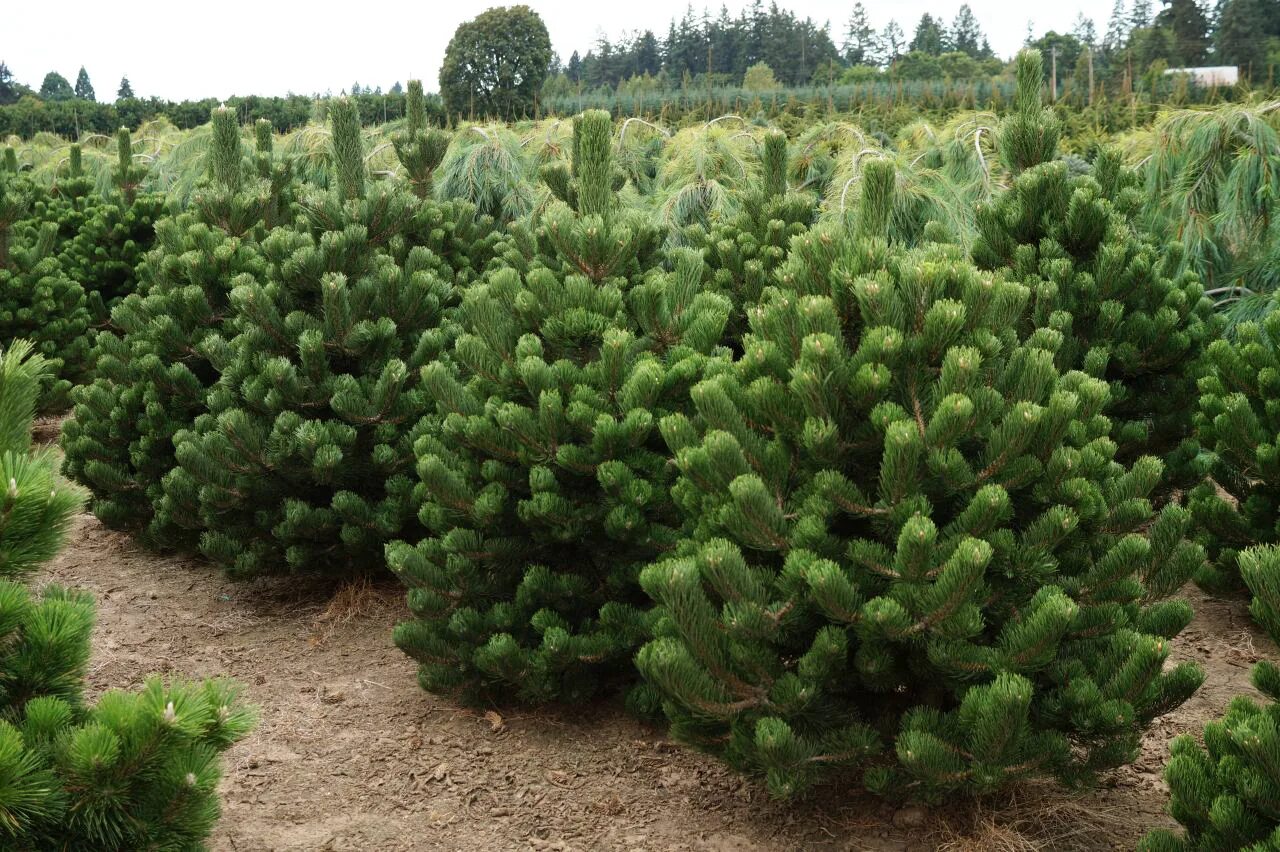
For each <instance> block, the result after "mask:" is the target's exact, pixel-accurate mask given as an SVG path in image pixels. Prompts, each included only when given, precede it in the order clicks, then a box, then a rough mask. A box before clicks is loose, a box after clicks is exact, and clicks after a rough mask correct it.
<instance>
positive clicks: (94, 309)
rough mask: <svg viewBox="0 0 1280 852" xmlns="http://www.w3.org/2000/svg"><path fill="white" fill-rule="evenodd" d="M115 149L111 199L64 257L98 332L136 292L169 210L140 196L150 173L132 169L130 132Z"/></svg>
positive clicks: (95, 209) (93, 211)
mask: <svg viewBox="0 0 1280 852" xmlns="http://www.w3.org/2000/svg"><path fill="white" fill-rule="evenodd" d="M116 149H117V152H118V156H119V161H118V164H117V166H116V170H115V173H114V175H113V178H112V180H113V187H112V191H111V194H110V195H108V196H107V197H105V198H103V199H101V200H100V201H99V202H98V203H97V204H95V205H93V206H92V207H91V208H90V209H89V211H88V213H87V214H86V215H85V216H84V219H83V221H82V222H80V224H79V227H78V228H77V230H76V233H75V235H74V236H72V237H71V239H70V240H69V242H68V244H67V245H66V246H65V247H64V248H63V249H62V252H61V254H60V260H61V261H62V265H63V268H64V269H65V270H66V273H67V275H68V276H69V277H70V278H71V279H72V280H74V281H78V282H79V283H80V285H81V286H82V287H83V288H84V290H85V298H86V306H87V307H88V309H89V313H90V315H91V317H92V322H93V325H94V326H95V327H102V326H105V325H107V324H108V323H109V322H110V318H111V309H112V308H114V307H115V306H116V305H117V304H119V303H120V301H121V300H123V299H124V297H125V296H128V295H129V294H130V293H132V292H134V291H135V290H136V289H137V273H138V267H139V266H140V265H141V264H142V260H143V257H144V256H145V255H146V253H147V252H148V251H150V250H151V247H152V245H153V244H154V242H155V223H156V220H158V219H159V218H160V217H161V216H163V214H164V208H165V200H164V196H163V195H161V194H158V193H139V192H138V187H139V184H140V183H141V181H142V180H143V178H144V177H145V175H146V170H145V169H142V168H140V167H138V166H136V165H134V162H133V146H132V142H131V140H130V138H129V131H128V129H126V128H123V127H122V128H120V130H119V132H118V133H117V134H116ZM77 168H78V166H77V165H75V164H74V161H73V171H74V170H75V169H77Z"/></svg>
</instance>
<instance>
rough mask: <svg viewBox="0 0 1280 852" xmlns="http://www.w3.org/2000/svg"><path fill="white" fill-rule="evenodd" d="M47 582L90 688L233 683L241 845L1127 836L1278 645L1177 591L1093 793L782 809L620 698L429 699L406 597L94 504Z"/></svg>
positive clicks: (959, 842) (916, 850)
mask: <svg viewBox="0 0 1280 852" xmlns="http://www.w3.org/2000/svg"><path fill="white" fill-rule="evenodd" d="M43 579H44V580H46V581H51V582H58V583H63V584H70V585H75V586H79V587H83V588H86V589H88V590H90V591H92V592H93V593H94V594H95V595H96V597H97V599H98V625H97V631H96V633H95V640H94V641H95V648H94V651H95V653H94V663H93V669H92V672H91V675H90V681H91V686H92V688H93V689H94V690H101V689H104V688H107V687H109V686H129V685H132V684H136V683H139V682H140V681H141V680H142V679H143V678H144V677H145V676H146V675H147V674H149V673H153V672H158V673H161V674H164V675H170V676H177V675H189V676H204V675H214V674H219V673H225V674H227V675H230V676H232V677H235V678H237V679H239V680H241V681H243V682H244V683H245V684H246V686H247V689H248V694H249V697H250V700H252V701H253V702H254V703H256V704H258V705H259V706H260V707H261V714H262V721H261V724H260V725H259V727H258V729H257V730H256V731H255V733H254V734H253V735H252V736H250V737H249V738H247V739H246V740H245V741H244V742H242V743H240V744H239V745H237V746H236V747H235V748H234V749H232V750H231V751H230V752H229V753H228V755H227V760H226V778H225V780H224V782H223V791H224V811H223V818H222V821H221V823H220V825H219V827H218V829H217V832H216V833H215V835H214V838H213V847H214V848H215V849H217V850H237V852H240V851H241V850H294V849H318V850H352V849H360V850H409V849H414V850H417V849H424V850H432V849H439V850H468V851H469V850H506V849H512V850H597V849H600V850H635V852H642V850H697V851H698V852H730V850H735V852H736V851H738V850H740V851H741V852H761V851H762V850H797V849H818V850H881V851H883V850H901V851H902V852H921V850H930V849H947V850H979V849H981V850H984V852H989V850H1001V849H1010V850H1018V849H1053V850H1059V849H1132V848H1133V846H1134V843H1135V842H1136V841H1137V838H1138V837H1139V836H1141V834H1142V833H1143V831H1144V830H1145V829H1146V828H1148V827H1150V826H1152V825H1172V823H1171V821H1170V820H1169V818H1168V817H1167V816H1165V815H1164V807H1165V793H1164V790H1163V786H1162V782H1161V780H1160V772H1161V767H1162V765H1163V763H1164V760H1165V756H1166V755H1167V749H1168V742H1169V740H1170V739H1171V738H1172V737H1173V736H1174V735H1176V734H1178V733H1182V732H1186V731H1190V732H1197V731H1198V730H1199V729H1200V728H1201V726H1202V725H1203V723H1204V721H1205V720H1206V719H1209V718H1211V717H1213V716H1215V715H1217V714H1219V713H1220V712H1221V711H1222V710H1223V708H1224V707H1225V706H1226V704H1227V702H1229V701H1230V699H1231V698H1232V696H1234V695H1236V694H1237V693H1239V692H1241V691H1246V690H1247V689H1248V670H1249V666H1250V665H1251V663H1252V662H1253V661H1254V660H1255V659H1257V657H1258V653H1259V651H1261V652H1263V653H1267V654H1271V653H1272V652H1273V651H1274V648H1272V647H1271V646H1270V644H1269V642H1268V641H1267V640H1266V639H1265V638H1264V637H1263V636H1262V634H1261V633H1260V632H1259V631H1257V630H1256V629H1255V628H1254V627H1253V625H1252V623H1251V621H1250V619H1249V616H1248V613H1247V610H1246V608H1245V607H1244V605H1243V603H1240V602H1225V603H1224V602H1219V601H1211V600H1208V599H1205V598H1204V597H1202V596H1201V595H1199V593H1198V592H1196V591H1194V590H1192V589H1188V591H1187V594H1188V595H1189V596H1190V598H1191V599H1192V601H1193V603H1194V605H1195V607H1196V613H1197V615H1196V621H1195V623H1194V624H1193V625H1192V626H1191V627H1190V628H1189V629H1188V630H1187V631H1185V632H1184V634H1183V636H1182V637H1180V638H1179V640H1178V642H1177V647H1176V652H1175V655H1176V656H1177V657H1178V658H1181V659H1193V660H1196V661H1198V662H1199V663H1200V664H1201V665H1203V666H1204V667H1205V668H1206V669H1207V671H1208V674H1209V679H1208V682H1207V683H1206V685H1205V686H1204V688H1203V689H1202V690H1201V691H1200V693H1199V694H1198V695H1197V696H1196V697H1195V698H1193V699H1192V700H1191V701H1189V702H1188V703H1187V704H1186V705H1185V706H1184V707H1182V708H1181V709H1180V710H1179V711H1178V712H1177V713H1174V714H1172V715H1170V716H1167V717H1165V718H1164V719H1162V720H1161V721H1160V722H1159V723H1158V724H1157V726H1156V727H1155V728H1154V729H1153V730H1152V731H1151V733H1150V735H1149V736H1148V738H1147V740H1146V743H1145V745H1144V748H1143V754H1142V757H1141V759H1140V760H1139V761H1138V762H1137V763H1136V764H1135V765H1134V766H1131V767H1128V768H1126V769H1124V770H1122V771H1120V772H1118V773H1116V774H1115V775H1114V776H1113V777H1111V778H1109V779H1108V780H1107V783H1106V785H1105V786H1104V787H1103V788H1102V789H1099V790H1094V791H1091V792H1089V793H1086V794H1083V795H1076V796H1072V795H1070V794H1065V793H1062V792H1060V791H1055V790H1051V789H1046V790H1040V789H1035V790H1031V791H1027V790H1023V791H1021V792H1020V793H1019V794H1018V795H1017V797H1015V798H1004V799H1000V800H996V801H984V802H978V803H969V804H966V805H964V806H957V807H955V808H953V809H951V810H944V811H933V812H930V811H925V810H923V809H917V808H906V809H903V810H900V811H896V812H895V811H894V809H892V808H889V807H886V806H884V805H882V804H880V803H878V802H876V801H874V800H870V799H868V798H865V797H857V796H850V795H848V794H845V793H842V792H841V791H838V790H828V791H825V792H824V793H823V795H822V796H820V797H818V798H817V799H816V800H813V801H808V802H805V803H802V804H800V805H795V806H790V807H787V806H783V805H779V804H776V803H773V802H771V801H770V800H769V798H768V797H767V795H765V793H764V791H763V790H762V789H761V788H760V787H759V786H758V785H756V784H753V783H751V782H749V781H746V780H744V779H742V778H739V777H736V776H734V775H732V774H731V773H729V772H727V771H725V770H724V769H722V768H721V767H720V766H719V765H718V764H717V763H716V762H715V761H714V760H712V759H710V758H708V757H704V756H701V755H698V754H694V753H692V752H689V751H686V750H683V749H681V748H679V747H677V746H676V745H674V744H673V743H671V742H670V741H668V740H667V738H666V736H665V733H664V732H663V731H662V730H660V729H656V728H651V727H647V726H645V725H642V724H640V723H638V722H636V721H634V720H632V719H631V718H629V717H628V716H627V715H626V714H625V712H624V711H623V710H622V709H621V707H620V706H619V705H618V704H616V703H613V702H601V703H599V704H597V705H594V706H591V707H588V708H585V709H583V708H577V709H575V710H573V711H571V712H570V711H555V710H551V711H529V710H521V711H507V710H499V711H496V712H495V711H491V712H489V713H484V712H481V711H477V710H473V709H469V708H464V707H460V706H457V705H455V704H453V703H451V702H449V701H448V700H444V699H441V698H437V697H434V696H431V695H428V694H427V693H425V692H423V691H422V690H421V689H420V688H419V687H418V685H417V683H416V681H415V679H414V667H413V665H412V664H411V662H410V660H409V659H408V658H407V657H405V656H404V655H402V654H401V653H400V652H399V651H398V650H396V648H395V647H394V646H392V644H391V642H390V638H389V637H390V630H391V627H392V625H393V624H394V623H395V622H396V620H397V619H398V618H399V617H400V616H401V614H402V611H403V603H402V598H401V594H400V590H399V589H398V588H396V587H394V586H391V585H388V586H386V587H367V588H363V589H350V588H349V589H346V590H341V591H339V593H338V596H337V597H336V598H335V597H334V592H333V590H329V591H327V592H323V593H314V592H313V593H312V594H311V595H310V596H308V595H304V594H303V593H301V592H299V591H297V590H296V589H293V588H291V587H290V585H289V584H288V583H287V582H279V581H276V582H258V583H253V584H248V585H245V584H234V583H231V582H228V581H227V580H225V579H224V578H223V577H222V576H221V574H220V573H219V572H217V571H216V570H214V569H212V568H210V567H209V566H207V565H205V564H202V563H200V562H199V561H197V560H192V559H186V558H182V557H175V556H173V555H167V554H156V553H152V552H149V551H146V550H144V549H141V548H139V547H137V546H136V545H135V544H134V543H133V542H132V540H131V539H130V538H129V537H128V536H125V535H122V534H119V533H115V532H111V531H108V530H106V529H104V528H103V527H102V526H101V525H100V524H99V523H98V522H97V521H96V520H95V519H93V518H92V517H91V516H87V515H86V516H83V517H82V518H80V519H79V520H78V522H77V524H76V527H75V530H74V531H73V534H72V536H71V541H70V543H69V546H68V547H67V549H66V550H65V551H64V553H63V554H62V555H61V556H60V557H59V558H58V559H57V560H56V561H55V562H54V563H52V564H51V565H50V566H49V567H48V568H47V570H46V571H45V573H44V577H43Z"/></svg>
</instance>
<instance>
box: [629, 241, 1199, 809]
mask: <svg viewBox="0 0 1280 852" xmlns="http://www.w3.org/2000/svg"><path fill="white" fill-rule="evenodd" d="M779 280H780V282H785V286H778V287H772V288H769V289H767V290H766V291H765V293H764V295H763V297H762V299H761V301H760V303H759V305H758V306H756V307H754V308H752V309H751V311H750V312H749V320H750V332H749V333H748V334H747V335H746V336H745V338H744V341H743V353H742V355H741V356H740V357H739V358H738V359H737V361H736V362H735V363H734V364H733V367H732V369H729V370H724V371H720V372H718V373H716V374H715V375H712V376H710V377H708V378H706V379H705V380H704V381H702V382H700V383H699V384H697V385H696V386H695V387H694V388H693V391H692V400H693V404H694V409H695V413H696V416H687V415H685V414H682V413H678V412H677V413H673V414H671V415H669V416H667V417H665V418H664V419H663V420H662V421H661V429H662V432H663V435H664V437H665V439H666V442H667V444H668V446H669V448H670V452H671V453H672V454H674V456H675V462H676V465H677V467H678V468H679V470H680V477H679V480H678V482H677V483H676V484H675V486H674V488H673V494H674V495H675V499H676V501H677V503H678V504H679V506H680V508H681V509H682V510H683V513H684V515H685V517H686V518H687V519H688V520H689V523H690V524H691V534H690V540H689V541H688V542H687V543H685V544H684V545H682V546H681V547H680V549H679V550H678V551H677V552H676V553H675V554H673V555H672V556H670V557H669V558H666V559H661V560H657V561H655V563H654V564H653V565H651V566H649V567H647V568H645V569H644V571H643V573H642V575H641V583H642V585H643V587H644V589H645V590H646V591H647V592H648V593H649V594H650V595H651V596H652V598H653V599H654V600H655V601H656V602H657V603H658V611H657V614H656V616H655V618H656V621H655V626H654V630H655V633H656V638H654V639H653V640H652V641H651V642H649V643H648V644H647V645H645V646H644V648H643V649H642V650H641V651H640V653H639V655H638V658H637V662H638V665H639V668H640V671H641V673H642V674H643V675H644V677H645V678H646V680H647V681H648V683H649V684H650V685H651V686H652V687H653V688H654V689H655V690H656V691H657V692H658V694H659V695H660V697H661V700H662V707H663V710H664V712H665V713H666V715H667V716H668V718H669V719H670V722H671V730H672V734H673V736H674V737H676V738H677V739H679V740H682V741H684V742H687V743H691V744H693V745H695V746H696V747H698V748H701V749H704V750H706V751H708V752H711V753H712V754H715V755H717V756H719V757H721V758H722V759H724V760H725V761H726V762H727V763H729V764H730V765H731V766H732V767H734V768H736V769H739V770H742V771H747V772H751V773H759V774H762V775H764V776H765V778H766V779H767V782H768V786H769V789H770V790H771V792H773V793H774V794H775V795H779V796H791V795H794V794H797V793H800V792H801V791H803V790H805V789H806V788H808V787H809V786H810V785H812V784H815V783H818V782H820V781H823V780H826V779H829V778H831V777H832V776H835V775H838V774H848V773H855V772H860V773H861V774H862V780H863V783H864V784H865V785H866V786H867V787H868V788H869V789H871V790H872V791H875V792H877V793H881V794H884V795H888V796H892V797H894V798H918V799H926V800H927V799H933V798H938V797H940V796H943V795H945V794H948V793H953V792H961V793H980V792H984V791H989V790H993V789H996V788H999V787H1001V786H1004V785H1007V784H1010V783H1012V782H1015V781H1018V780H1020V779H1023V778H1026V777H1029V776H1053V777H1057V778H1059V779H1061V780H1063V781H1066V782H1076V781H1083V780H1087V779H1088V778H1090V777H1091V776H1092V775H1093V774H1094V773H1096V772H1098V771H1100V770H1104V769H1107V768H1110V767H1114V766H1116V765H1118V764H1122V763H1125V762H1127V761H1130V760H1132V759H1133V758H1134V757H1135V756H1136V754H1137V748H1138V743H1139V741H1140V738H1141V736H1142V733H1143V731H1144V730H1145V728H1146V727H1147V725H1148V724H1149V723H1150V722H1151V721H1152V720H1153V719H1154V718H1156V717H1158V716H1160V715H1161V714H1163V713H1165V712H1167V711H1169V710H1170V709H1172V708H1174V707H1176V706H1178V705H1179V704H1180V703H1181V702H1182V701H1184V700H1185V699H1186V698H1187V697H1188V696H1189V695H1190V694H1191V693H1192V692H1193V691H1194V690H1195V689H1196V688H1197V687H1198V685H1199V683H1200V681H1201V678H1202V675H1201V673H1200V671H1199V670H1198V669H1197V668H1196V667H1194V666H1191V665H1188V664H1184V665H1178V666H1176V667H1172V668H1171V669H1170V670H1168V671H1164V665H1165V661H1166V659H1167V657H1168V653H1169V647H1168V640H1169V639H1170V638H1172V637H1173V636H1175V635H1176V634H1177V633H1178V632H1179V631H1180V630H1181V629H1182V628H1183V627H1184V626H1185V625H1186V624H1187V623H1188V621H1189V620H1190V617H1191V612H1190V608H1189V607H1188V606H1187V604H1186V603H1185V602H1183V601H1169V602H1165V601H1163V600H1162V599H1163V598H1165V597H1166V596H1168V595H1169V594H1171V593H1172V592H1174V591H1175V590H1177V589H1178V588H1179V587H1180V586H1181V585H1182V584H1183V583H1184V582H1185V581H1186V579H1187V577H1188V576H1189V575H1190V574H1191V573H1192V572H1193V571H1194V570H1195V569H1196V568H1197V566H1199V565H1200V564H1201V563H1202V562H1203V559H1204V556H1203V552H1202V551H1200V550H1199V548H1198V547H1196V546H1194V545H1192V544H1189V543H1187V542H1186V541H1185V540H1184V538H1183V534H1184V530H1185V529H1186V527H1187V526H1188V524H1189V520H1190V518H1189V513H1188V512H1187V511H1185V510H1183V509H1181V508H1180V507H1177V506H1169V507H1167V508H1166V509H1165V510H1164V511H1163V513H1161V514H1160V515H1159V516H1153V512H1152V508H1151V505H1150V502H1149V499H1148V495H1149V494H1150V493H1151V491H1152V489H1153V488H1154V487H1155V486H1156V485H1157V483H1158V482H1159V481H1160V479H1161V474H1162V466H1161V463H1160V461H1158V460H1157V459H1154V458H1151V457H1143V458H1140V459H1138V460H1136V461H1135V462H1134V463H1133V464H1131V465H1126V464H1122V463H1120V462H1118V461H1117V460H1116V456H1117V451H1118V447H1117V445H1116V443H1115V442H1114V441H1113V440H1112V439H1111V438H1110V437H1109V436H1110V433H1111V424H1110V422H1109V421H1108V419H1107V418H1106V417H1105V416H1104V415H1103V413H1102V412H1103V411H1104V410H1105V407H1106V405H1107V402H1108V386H1107V384H1106V383H1105V382H1103V381H1101V380H1100V379H1098V378H1095V377H1091V376H1088V375H1085V374H1084V373H1081V372H1078V371H1062V370H1059V369H1058V367H1057V366H1056V365H1055V358H1056V356H1057V355H1058V354H1059V352H1060V350H1061V348H1062V347H1063V346H1064V345H1067V344H1066V342H1065V340H1064V337H1065V335H1064V334H1063V333H1062V332H1061V331H1058V330H1056V329H1052V328H1043V329H1038V330H1036V331H1034V332H1033V333H1032V334H1030V335H1029V336H1027V337H1025V338H1021V337H1020V336H1019V334H1018V331H1017V330H1018V329H1019V328H1020V327H1022V325H1023V323H1024V313H1025V311H1026V310H1027V309H1028V306H1029V303H1030V302H1031V301H1032V293H1031V291H1030V289H1029V288H1028V287H1027V286H1025V285H1023V284H1021V283H1018V282H1015V281H1011V280H1009V279H1008V278H1007V277H1005V276H1001V275H992V274H990V273H985V272H981V271H979V270H977V269H976V268H974V267H973V266H972V265H971V264H970V263H969V262H968V261H967V259H966V258H965V257H964V255H963V252H962V250H960V249H958V248H956V247H950V246H941V245H928V246H924V247H920V248H915V249H910V250H908V249H901V248H893V249H891V248H889V247H887V246H886V244H885V243H884V242H883V241H881V240H878V239H872V238H867V237H856V236H854V235H851V234H850V233H848V232H847V231H846V230H845V228H844V226H843V225H842V224H833V223H828V224H824V225H820V226H818V227H816V228H815V229H813V230H812V231H811V232H810V233H809V234H807V235H804V236H801V237H798V238H797V239H796V240H795V241H794V242H793V244H792V249H791V254H790V257H789V258H788V260H787V262H786V264H785V265H784V266H783V268H782V270H781V273H780V276H779Z"/></svg>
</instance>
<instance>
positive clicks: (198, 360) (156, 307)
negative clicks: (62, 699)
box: [63, 109, 283, 545]
mask: <svg viewBox="0 0 1280 852" xmlns="http://www.w3.org/2000/svg"><path fill="white" fill-rule="evenodd" d="M212 130H213V142H212V146H211V148H210V152H209V175H210V177H209V179H208V181H207V182H206V183H205V184H203V185H202V187H201V188H200V189H199V190H198V191H197V193H196V195H195V198H194V199H193V203H192V205H191V208H190V209H189V210H187V211H185V212H183V213H181V214H179V215H176V216H173V217H167V218H163V219H161V220H159V221H158V222H157V223H156V226H155V231H156V243H155V247H154V248H153V249H152V251H151V252H150V253H149V254H148V255H147V256H146V259H145V261H144V263H143V264H142V267H141V268H140V270H139V273H138V275H139V287H138V292H135V293H133V294H131V295H129V296H127V297H126V298H124V299H123V300H122V301H121V302H120V304H118V305H117V306H116V307H115V308H114V309H113V310H112V315H111V326H112V328H111V329H109V330H107V331H104V332H103V333H101V334H99V335H98V337H97V339H96V342H95V362H96V366H97V376H96V378H95V379H94V381H93V382H92V383H91V384H89V385H86V386H83V387H80V388H77V389H76V391H75V393H74V400H75V409H74V417H73V418H71V419H69V420H68V421H67V423H66V425H65V426H64V428H63V448H64V450H65V452H66V463H65V470H66V472H67V474H68V475H70V476H71V477H72V478H74V479H75V480H77V481H78V482H80V483H82V484H84V485H85V486H87V487H88V488H89V490H90V491H91V492H92V494H93V503H92V508H93V511H94V514H96V515H97V516H98V517H99V518H100V519H101V520H102V521H103V522H104V523H106V524H107V525H109V526H113V527H130V528H137V529H140V530H142V531H144V533H145V536H146V538H147V539H148V540H149V541H151V542H152V543H163V544H170V545H182V544H187V543H191V542H192V540H193V536H192V534H191V532H190V531H188V530H184V529H182V528H175V527H174V526H173V525H172V524H171V523H169V522H168V519H166V518H161V519H156V517H155V506H156V504H157V503H158V502H159V501H160V499H161V497H162V496H163V492H162V489H161V480H162V479H163V477H164V476H165V474H167V473H168V472H169V471H170V470H172V469H173V467H174V464H175V460H174V449H173V437H174V435H175V434H176V433H177V432H178V431H179V430H181V429H185V428H189V427H190V425H191V424H192V423H194V421H195V419H196V417H197V416H198V415H200V414H201V413H204V412H205V411H207V404H206V395H207V393H208V390H209V388H210V387H211V386H212V385H213V384H214V383H215V382H216V381H217V379H218V375H219V374H218V371H217V369H216V368H215V366H214V364H213V362H212V360H211V356H213V355H214V354H215V353H216V351H217V350H218V348H219V342H220V341H224V340H225V339H226V338H228V337H230V336H232V334H233V333H234V332H233V331H232V330H231V327H230V315H231V302H230V294H231V290H232V287H233V286H234V285H235V283H236V282H237V281H238V280H240V277H241V276H244V275H248V276H260V275H261V274H262V272H263V270H264V269H265V260H264V259H263V257H262V253H261V250H260V248H259V247H258V243H259V241H260V240H261V239H262V238H263V237H264V236H265V235H266V222H267V219H268V218H270V217H273V216H279V212H280V211H279V205H280V204H281V203H283V202H282V201H281V199H280V198H279V196H278V195H277V194H276V193H275V192H274V190H273V185H272V184H271V183H268V182H266V181H261V180H256V179H254V177H253V174H252V172H251V171H250V169H249V168H248V166H247V164H246V163H245V162H244V161H245V159H246V158H245V155H244V152H243V150H242V145H241V141H240V131H239V128H238V126H237V124H236V118H235V113H234V112H232V111H230V110H225V109H216V110H214V111H213V114H212ZM268 138H269V137H268ZM264 156H267V155H264Z"/></svg>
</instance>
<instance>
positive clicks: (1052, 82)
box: [1049, 44, 1058, 104]
mask: <svg viewBox="0 0 1280 852" xmlns="http://www.w3.org/2000/svg"><path fill="white" fill-rule="evenodd" d="M1049 100H1051V101H1053V102H1054V103H1055V104H1056V103H1057V102H1058V46H1057V45H1056V44H1055V45H1054V46H1053V47H1052V48H1050V50H1049Z"/></svg>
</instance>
